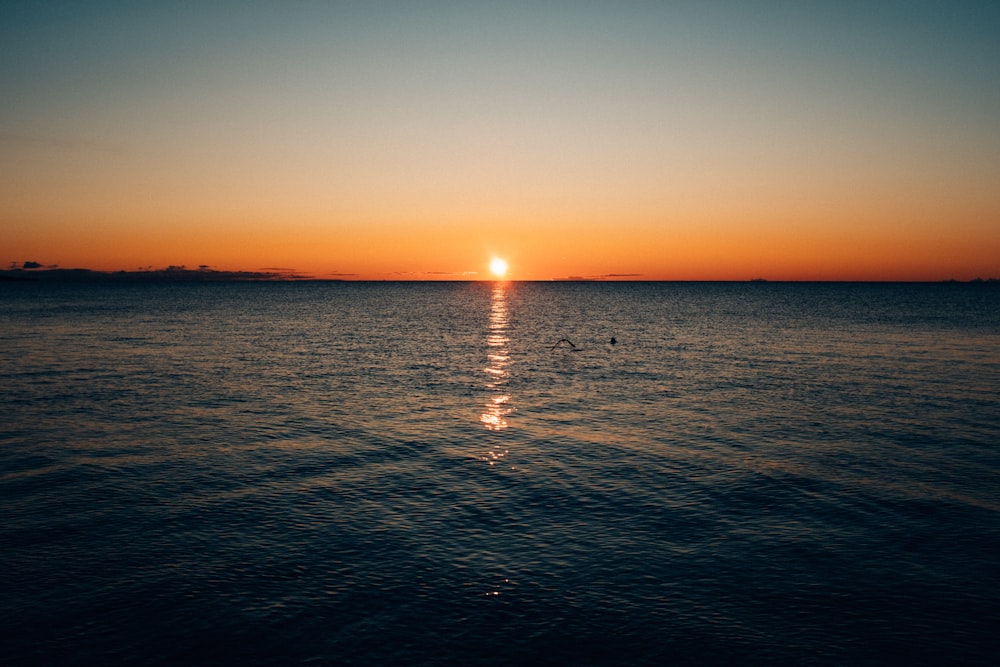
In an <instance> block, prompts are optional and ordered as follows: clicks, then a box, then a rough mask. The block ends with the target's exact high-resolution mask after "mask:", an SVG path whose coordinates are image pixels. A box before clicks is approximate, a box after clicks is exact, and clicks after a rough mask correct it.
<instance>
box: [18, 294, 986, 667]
mask: <svg viewBox="0 0 1000 667" xmlns="http://www.w3.org/2000/svg"><path fill="white" fill-rule="evenodd" d="M612 337H615V339H616V341H617V344H615V345H612V344H611V343H610V340H611V338H612ZM564 338H565V339H568V340H569V341H571V343H572V344H571V343H570V342H562V343H560V342H559V341H560V340H561V339H564ZM574 346H575V347H574ZM0 380H2V383H3V392H2V395H0V508H2V517H3V521H2V524H0V553H2V568H0V663H2V664H4V665H20V664H52V665H83V664H178V665H179V664H199V665H217V664H234V665H235V664H240V665H254V664H260V665H270V664H309V665H324V664H331V665H333V664H357V665H386V664H400V665H403V664H433V665H438V664H440V665H475V664H529V663H534V664H553V665H556V664H578V665H587V664H594V665H611V664H649V665H653V664H656V665H660V664H706V663H709V664H733V663H735V664H822V665H828V664H829V665H833V664H885V663H889V662H897V663H901V664H905V663H909V664H951V665H958V664H981V665H986V664H996V663H997V660H998V658H1000V639H998V638H997V637H998V634H1000V598H998V595H1000V289H996V288H995V287H994V286H989V285H846V284H837V285H823V284H817V285H796V284H769V283H768V284H637V283H617V284H611V283H600V284H579V283H565V284H540V283H510V284H497V285H493V284H488V283H399V284H391V283H390V284H387V283H378V284H369V283H327V284H310V283H294V284H269V283H264V284H260V283H231V284H174V285H171V284H166V285H113V284H109V285H54V284H10V285H0Z"/></svg>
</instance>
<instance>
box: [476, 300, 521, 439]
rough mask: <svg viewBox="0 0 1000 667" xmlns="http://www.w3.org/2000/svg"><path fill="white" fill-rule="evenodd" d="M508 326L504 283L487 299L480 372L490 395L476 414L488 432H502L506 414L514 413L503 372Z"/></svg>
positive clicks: (507, 355) (507, 352)
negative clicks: (487, 325)
mask: <svg viewBox="0 0 1000 667" xmlns="http://www.w3.org/2000/svg"><path fill="white" fill-rule="evenodd" d="M508 324H509V320H508V315H507V288H506V285H505V284H504V283H500V282H498V283H496V284H494V285H493V291H492V293H491V298H490V328H489V332H488V333H487V335H486V346H487V352H486V359H487V362H488V363H487V366H486V368H484V369H483V371H484V372H485V373H486V374H487V376H488V381H487V383H486V388H487V389H488V390H489V391H490V393H491V394H492V395H491V397H490V400H489V401H488V402H487V403H486V406H485V410H484V411H483V412H482V414H480V415H479V421H480V422H482V424H483V426H485V427H486V428H487V429H489V430H490V431H503V430H504V429H506V428H507V426H508V425H507V415H509V414H510V413H511V412H513V411H514V407H513V405H511V402H510V394H509V393H508V391H507V384H508V382H509V380H510V373H509V371H508V370H507V367H508V365H509V364H510V350H509V349H508V345H509V343H510V338H509V337H508V335H507V332H508Z"/></svg>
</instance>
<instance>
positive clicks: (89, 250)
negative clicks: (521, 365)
mask: <svg viewBox="0 0 1000 667" xmlns="http://www.w3.org/2000/svg"><path fill="white" fill-rule="evenodd" d="M998 35H1000V3H996V2H963V1H961V0H957V1H956V0H950V1H947V2H918V1H913V2H894V1H883V2H868V1H865V2H860V1H858V2H856V1H853V0H837V1H830V2H815V3H811V2H792V1H777V0H775V1H764V0H761V1H753V0H747V1H743V2H629V1H627V0H624V1H618V2H596V1H591V2H586V1H580V2H544V1H539V2H523V3H522V2H513V1H507V2H495V1H494V2H489V3H485V2H483V3H480V2H444V1H442V2H421V1H419V0H414V1H411V2H379V1H365V2H291V3H278V2H274V3H264V2H252V1H246V2H169V3H168V2H140V1H134V2H65V3H63V2H48V3H45V2H37V0H36V1H31V2H5V3H3V5H2V6H0V91H2V95H0V98H2V103H0V251H2V253H0V261H3V262H5V265H6V264H9V263H10V262H17V263H18V264H20V263H22V262H24V261H28V260H30V261H38V262H41V263H42V264H46V265H52V264H58V265H59V266H62V267H88V268H94V269H106V270H118V269H127V270H132V269H135V268H137V267H145V266H154V267H162V266H166V265H168V264H174V265H181V264H184V265H187V266H189V267H194V266H197V265H202V264H207V265H211V266H213V267H215V268H219V269H230V270H258V269H261V268H269V267H287V268H292V269H295V270H297V271H299V272H303V273H307V274H310V275H316V276H319V277H325V276H337V275H345V276H350V277H358V278H375V279H381V278H402V279H410V278H412V279H435V278H471V279H476V278H488V277H489V275H488V270H487V267H488V264H489V261H490V258H491V257H492V256H494V255H499V256H502V257H505V258H506V259H508V260H509V262H510V267H511V268H510V274H509V275H510V277H511V278H515V279H549V278H561V277H566V276H570V275H573V276H585V277H618V278H641V279H679V280H690V279H695V280H700V279H736V280H744V279H750V278H755V277H765V278H769V279H775V280H777V279H805V280H813V279H819V280H829V279H875V280H886V279H890V280H892V279H907V280H910V279H929V280H938V279H947V278H957V279H970V278H974V277H977V276H982V277H991V276H993V277H1000V38H998Z"/></svg>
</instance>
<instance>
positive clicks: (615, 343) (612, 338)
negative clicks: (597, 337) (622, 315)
mask: <svg viewBox="0 0 1000 667" xmlns="http://www.w3.org/2000/svg"><path fill="white" fill-rule="evenodd" d="M611 344H612V345H617V344H618V341H616V340H615V337H614V336H612V337H611Z"/></svg>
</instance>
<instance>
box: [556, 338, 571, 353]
mask: <svg viewBox="0 0 1000 667" xmlns="http://www.w3.org/2000/svg"><path fill="white" fill-rule="evenodd" d="M563 343H569V346H570V347H572V348H573V349H576V345H574V344H573V341H571V340H570V339H569V338H560V339H559V342H558V343H556V344H555V345H553V346H552V349H553V350H554V349H556V348H557V347H559V346H560V345H562V344H563Z"/></svg>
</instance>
